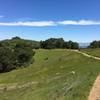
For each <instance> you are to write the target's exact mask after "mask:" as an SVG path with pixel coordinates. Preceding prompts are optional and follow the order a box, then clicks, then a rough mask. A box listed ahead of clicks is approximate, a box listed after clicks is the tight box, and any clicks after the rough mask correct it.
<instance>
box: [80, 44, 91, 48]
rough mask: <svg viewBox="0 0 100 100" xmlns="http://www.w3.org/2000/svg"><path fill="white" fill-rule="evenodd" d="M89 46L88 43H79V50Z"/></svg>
mask: <svg viewBox="0 0 100 100" xmlns="http://www.w3.org/2000/svg"><path fill="white" fill-rule="evenodd" d="M89 45H90V43H79V47H80V48H87V47H88V46H89Z"/></svg>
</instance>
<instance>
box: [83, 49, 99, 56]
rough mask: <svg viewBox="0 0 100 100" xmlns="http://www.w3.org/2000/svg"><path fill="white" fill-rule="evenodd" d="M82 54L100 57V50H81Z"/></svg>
mask: <svg viewBox="0 0 100 100" xmlns="http://www.w3.org/2000/svg"><path fill="white" fill-rule="evenodd" d="M81 51H82V52H85V53H87V54H90V55H92V56H96V57H100V49H99V48H98V49H81Z"/></svg>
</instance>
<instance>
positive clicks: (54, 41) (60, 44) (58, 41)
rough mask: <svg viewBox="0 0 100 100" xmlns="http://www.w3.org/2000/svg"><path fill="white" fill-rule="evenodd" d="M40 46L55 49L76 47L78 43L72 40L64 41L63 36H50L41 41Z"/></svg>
mask: <svg viewBox="0 0 100 100" xmlns="http://www.w3.org/2000/svg"><path fill="white" fill-rule="evenodd" d="M40 47H41V48H44V49H56V48H67V49H78V48H79V44H78V43H77V42H73V41H64V39H63V38H50V39H47V40H45V41H41V42H40Z"/></svg>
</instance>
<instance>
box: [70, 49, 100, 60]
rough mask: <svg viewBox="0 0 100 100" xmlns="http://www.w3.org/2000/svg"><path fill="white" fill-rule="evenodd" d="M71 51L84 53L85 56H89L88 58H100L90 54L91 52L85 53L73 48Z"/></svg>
mask: <svg viewBox="0 0 100 100" xmlns="http://www.w3.org/2000/svg"><path fill="white" fill-rule="evenodd" d="M71 51H74V52H77V53H80V54H82V55H84V56H85V57H88V58H93V59H95V60H100V58H99V57H95V56H92V55H89V54H87V53H84V52H81V51H79V50H71Z"/></svg>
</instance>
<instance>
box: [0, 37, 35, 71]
mask: <svg viewBox="0 0 100 100" xmlns="http://www.w3.org/2000/svg"><path fill="white" fill-rule="evenodd" d="M15 39H19V38H14V40H15ZM10 43H11V44H10ZM13 43H14V41H13ZM34 54H35V52H34V51H33V50H32V48H30V47H29V46H28V45H27V42H25V41H24V42H21V40H20V42H15V43H14V45H12V40H10V41H9V42H5V41H1V42H0V73H2V72H8V71H11V70H13V69H16V68H19V67H22V66H26V65H29V64H30V63H32V62H33V56H34Z"/></svg>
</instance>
